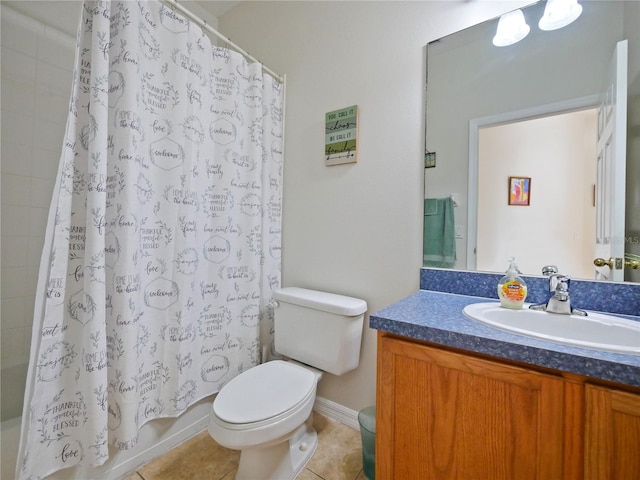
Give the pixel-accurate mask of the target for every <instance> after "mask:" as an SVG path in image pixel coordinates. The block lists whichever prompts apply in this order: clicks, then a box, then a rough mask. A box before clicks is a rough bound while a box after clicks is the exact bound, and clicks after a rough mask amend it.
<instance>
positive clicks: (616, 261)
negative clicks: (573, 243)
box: [593, 258, 640, 270]
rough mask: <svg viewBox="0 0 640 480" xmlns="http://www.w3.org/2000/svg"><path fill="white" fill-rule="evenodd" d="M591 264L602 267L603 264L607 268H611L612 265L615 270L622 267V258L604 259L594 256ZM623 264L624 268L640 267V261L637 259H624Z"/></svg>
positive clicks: (633, 268) (634, 268)
mask: <svg viewBox="0 0 640 480" xmlns="http://www.w3.org/2000/svg"><path fill="white" fill-rule="evenodd" d="M593 264H594V265H595V266H596V267H604V266H605V265H606V266H608V267H609V268H611V269H613V268H614V265H615V268H616V269H617V270H620V269H622V268H623V267H622V259H621V258H610V259H609V260H605V259H604V258H596V259H595V260H594V261H593ZM624 266H625V267H626V268H630V269H632V270H636V269H638V268H640V262H639V261H637V260H625V261H624Z"/></svg>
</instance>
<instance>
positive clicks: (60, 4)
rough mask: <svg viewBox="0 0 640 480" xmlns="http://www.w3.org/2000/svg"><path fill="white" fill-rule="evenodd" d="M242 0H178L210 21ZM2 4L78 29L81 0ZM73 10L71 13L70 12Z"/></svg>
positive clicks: (71, 32)
mask: <svg viewBox="0 0 640 480" xmlns="http://www.w3.org/2000/svg"><path fill="white" fill-rule="evenodd" d="M242 1H243V0H180V4H181V5H183V6H184V7H185V8H187V9H189V10H191V11H193V12H194V13H195V14H197V15H200V16H202V17H203V19H204V20H208V21H209V22H211V21H212V19H211V18H210V17H211V16H213V17H216V18H220V17H221V16H222V15H224V14H225V13H227V12H228V11H229V10H231V9H232V8H235V7H236V6H238V5H239V4H240V3H242ZM2 3H3V4H6V5H8V6H9V7H11V8H12V9H14V10H16V11H18V12H20V13H22V14H24V15H27V16H29V17H32V18H35V19H36V20H38V21H40V22H42V23H44V24H45V25H50V26H52V27H54V28H56V29H58V30H61V31H63V32H65V33H67V34H69V35H71V36H73V37H75V36H76V31H77V29H78V19H79V17H80V7H81V5H82V1H81V0H55V1H50V0H37V1H25V0H2ZM72 12H73V13H72ZM205 16H206V17H209V18H205ZM214 24H215V23H214Z"/></svg>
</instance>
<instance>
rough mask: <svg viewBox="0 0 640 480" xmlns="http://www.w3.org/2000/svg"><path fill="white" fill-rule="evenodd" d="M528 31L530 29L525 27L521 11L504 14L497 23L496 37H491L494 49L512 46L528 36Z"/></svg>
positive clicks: (525, 23) (527, 26)
mask: <svg viewBox="0 0 640 480" xmlns="http://www.w3.org/2000/svg"><path fill="white" fill-rule="evenodd" d="M529 30H531V27H529V25H527V22H526V21H525V19H524V13H522V10H519V9H518V10H514V11H513V12H509V13H505V14H504V15H502V16H501V17H500V20H499V21H498V29H497V31H496V36H495V37H493V44H494V45H495V46H496V47H506V46H507V45H513V44H514V43H517V42H519V41H520V40H522V39H523V38H524V37H526V36H527V35H529Z"/></svg>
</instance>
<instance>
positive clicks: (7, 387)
mask: <svg viewBox="0 0 640 480" xmlns="http://www.w3.org/2000/svg"><path fill="white" fill-rule="evenodd" d="M27 368H28V365H27V364H26V363H22V364H18V365H12V366H9V367H6V366H5V367H3V368H2V371H0V381H1V385H0V391H1V392H2V405H1V406H0V412H1V414H2V422H0V445H1V446H2V451H1V452H0V458H2V471H1V473H0V478H2V479H3V480H14V478H15V476H14V472H15V468H16V457H17V455H18V442H19V440H20V423H21V422H22V417H21V415H22V403H23V400H24V385H25V380H26V378H27Z"/></svg>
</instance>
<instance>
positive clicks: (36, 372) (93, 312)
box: [17, 1, 283, 479]
mask: <svg viewBox="0 0 640 480" xmlns="http://www.w3.org/2000/svg"><path fill="white" fill-rule="evenodd" d="M282 116H283V90H282V84H280V83H278V82H277V81H275V80H274V79H273V78H272V77H271V76H269V75H267V74H264V73H263V72H262V69H261V66H260V65H259V64H248V63H247V62H246V61H245V59H244V58H243V57H242V56H241V55H239V54H237V53H234V52H231V51H229V50H227V49H224V48H218V47H215V46H212V45H211V42H210V40H209V39H208V37H207V36H206V35H204V34H203V32H202V31H201V29H199V28H198V27H197V26H195V25H194V24H192V23H190V22H188V21H187V20H185V18H184V17H182V16H180V15H179V14H177V13H175V12H174V11H173V10H171V9H170V8H168V7H165V6H162V5H161V4H160V3H158V2H156V1H149V2H147V1H137V2H131V1H124V2H116V1H112V2H108V1H103V2H97V1H96V2H89V1H86V2H85V3H84V5H83V12H82V19H81V24H80V31H79V33H78V43H77V52H76V65H75V78H74V83H73V93H72V99H71V102H70V113H69V119H68V122H67V129H66V134H65V139H64V147H63V152H62V157H61V162H60V168H59V172H58V177H57V184H56V187H55V192H54V198H53V203H52V207H51V213H50V216H49V224H48V227H47V237H46V240H45V248H44V252H43V257H42V258H43V262H42V267H41V272H40V283H39V287H38V291H39V293H38V298H39V299H40V300H39V302H38V304H37V305H36V315H35V317H36V318H35V320H34V323H35V324H34V335H33V346H32V352H31V363H30V370H29V380H28V382H27V392H26V398H25V410H24V415H23V429H22V438H21V444H20V454H19V462H18V466H17V477H18V478H23V479H35V478H41V477H44V476H46V475H48V474H50V473H52V472H54V471H56V470H59V469H62V468H66V467H69V466H74V465H82V466H87V467H91V466H97V465H100V464H102V463H104V462H105V460H106V459H107V458H108V456H109V448H108V445H112V446H113V447H115V448H117V449H129V448H131V447H133V446H134V445H135V444H136V440H137V435H138V429H139V427H140V426H141V425H143V424H144V423H145V422H147V421H149V420H152V419H155V418H160V417H175V416H178V415H180V414H181V413H182V412H184V411H185V409H187V407H189V406H190V405H191V404H193V403H194V402H195V401H197V400H199V399H201V398H203V397H205V396H208V395H211V394H213V393H215V392H217V391H218V390H219V389H220V388H221V386H222V385H223V384H225V383H226V382H228V381H229V380H230V379H231V378H233V377H234V376H235V375H237V374H238V373H240V372H241V371H243V370H244V369H247V368H249V367H251V366H253V365H255V364H257V363H258V361H259V352H260V345H261V340H262V342H265V341H266V342H270V340H271V339H270V337H269V336H270V332H271V331H272V312H271V311H270V309H269V302H270V300H271V296H272V291H273V290H274V289H275V288H277V287H278V286H279V283H280V225H281V179H282V120H283V119H282ZM261 330H262V331H261ZM261 335H262V339H261Z"/></svg>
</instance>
